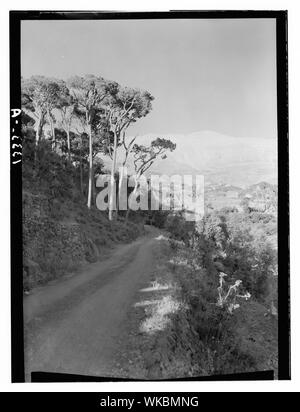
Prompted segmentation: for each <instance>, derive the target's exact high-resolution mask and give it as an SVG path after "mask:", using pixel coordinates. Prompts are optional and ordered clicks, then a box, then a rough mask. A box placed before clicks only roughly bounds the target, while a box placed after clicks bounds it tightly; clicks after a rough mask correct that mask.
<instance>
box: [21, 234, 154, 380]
mask: <svg viewBox="0 0 300 412" xmlns="http://www.w3.org/2000/svg"><path fill="white" fill-rule="evenodd" d="M158 234H159V232H158V231H157V230H155V229H151V230H150V232H149V233H148V234H147V235H146V236H144V237H142V238H139V239H138V240H136V241H134V242H132V243H130V244H127V245H122V246H119V247H117V249H116V250H115V251H114V252H113V253H112V255H111V256H110V257H109V258H108V259H106V260H104V261H102V262H97V263H95V264H91V265H90V266H89V268H88V270H86V271H85V272H84V273H80V274H78V275H74V276H72V277H70V278H65V279H62V280H60V281H57V282H55V283H54V284H50V285H47V286H44V287H41V288H38V289H37V290H35V291H33V292H32V294H31V295H29V296H26V297H25V299H24V324H25V373H26V380H27V381H30V373H31V372H32V371H39V372H58V373H72V374H81V375H93V376H110V377H111V376H112V373H113V362H114V354H115V353H116V351H117V350H118V345H120V343H119V342H118V337H120V336H124V331H125V336H126V321H127V320H126V313H127V312H128V309H129V307H130V306H132V305H133V304H134V295H135V293H136V292H137V290H138V289H140V288H141V287H143V286H144V285H145V284H147V283H149V279H150V276H151V269H152V268H153V254H152V251H153V245H154V244H155V242H156V239H155V238H156V237H157V236H158Z"/></svg>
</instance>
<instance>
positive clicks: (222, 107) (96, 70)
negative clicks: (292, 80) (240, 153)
mask: <svg viewBox="0 0 300 412" xmlns="http://www.w3.org/2000/svg"><path fill="white" fill-rule="evenodd" d="M21 72H22V76H23V77H30V76H31V75H35V74H38V75H44V76H54V77H58V78H62V79H66V78H68V77H69V76H72V75H75V74H76V75H83V74H95V75H100V76H102V77H104V78H107V79H110V80H115V81H117V82H119V83H120V84H121V85H123V86H130V87H137V88H140V89H146V90H148V91H149V92H150V93H151V94H152V95H153V96H154V97H155V100H154V101H153V110H152V112H151V113H150V114H149V115H148V116H147V117H146V118H144V119H141V120H139V121H138V122H137V123H136V124H135V125H134V126H133V128H132V130H131V133H132V134H140V135H145V134H148V133H157V134H163V133H165V134H172V133H178V134H189V133H193V132H198V131H201V130H212V131H215V132H217V133H221V134H225V135H229V136H235V137H247V138H251V137H255V138H273V139H275V138H277V112H276V23H275V20H274V19H213V20H211V19H194V20H188V19H174V20H92V21H89V20H77V21H76V20H73V21H67V20H65V21H54V20H52V21H51V20H49V21H46V20H44V21H23V22H22V31H21Z"/></svg>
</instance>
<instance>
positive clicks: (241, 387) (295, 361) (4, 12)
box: [0, 0, 300, 397]
mask: <svg viewBox="0 0 300 412" xmlns="http://www.w3.org/2000/svg"><path fill="white" fill-rule="evenodd" d="M170 9H172V10H218V9H219V10H288V13H289V15H288V19H289V21H288V23H289V30H288V33H289V113H290V164H291V172H290V188H291V300H292V381H291V382H288V381H286V382H285V381H280V382H172V383H169V382H149V383H148V382H146V383H144V382H143V383H142V382H141V383H134V382H128V383H126V382H125V383H124V382H123V383H65V384H61V383H53V384H32V383H31V384H11V383H10V280H9V274H10V262H9V253H10V252H9V236H10V235H9V230H10V227H9V139H8V136H9V112H8V110H9V66H8V65H9V60H8V56H9V48H8V26H9V23H8V11H9V10H110V11H118V10H119V11H156V10H159V11H163V10H165V11H167V10H170ZM0 23H1V24H0V30H1V33H0V40H1V53H2V55H1V62H3V61H4V64H3V63H2V64H1V65H0V67H1V69H0V70H1V83H2V84H1V86H2V87H1V111H0V113H1V123H0V125H1V139H0V142H1V147H0V154H1V161H0V168H1V169H0V173H1V175H0V176H1V182H2V184H3V186H2V185H1V187H3V189H2V190H4V192H3V194H2V201H1V212H0V217H1V226H0V227H1V247H0V250H1V261H0V262H1V269H2V270H1V282H0V365H1V366H0V390H1V391H3V392H7V391H12V392H15V391H17V392H21V391H22V392H23V391H24V392H31V391H34V392H40V391H50V392H51V391H70V392H77V391H84V392H89V391H93V392H102V391H112V392H118V391H128V392H130V391H137V392H139V391H178V392H180V391H187V392H189V391H196V392H197V391H198V392H215V391H224V392H227V391H234V392H240V391H242V392H244V391H246V392H251V391H257V392H265V391H268V392H277V391H288V392H290V391H298V390H299V389H300V385H299V383H300V373H299V372H300V371H299V365H300V354H299V351H297V350H296V348H299V347H300V339H299V336H300V334H299V329H298V330H297V323H298V322H297V313H300V312H299V302H300V299H299V297H298V296H297V293H299V292H300V290H299V279H300V273H296V268H297V269H298V268H300V262H299V255H300V254H299V252H298V247H297V245H296V240H297V237H296V236H297V234H298V232H299V229H300V225H299V223H300V221H299V220H300V219H299V213H297V211H300V196H299V191H298V192H297V188H299V183H298V181H299V172H300V170H299V164H300V161H299V159H298V156H299V144H300V130H299V120H298V119H299V117H300V115H299V108H298V105H299V98H300V96H299V73H300V67H299V38H300V30H299V27H300V15H299V4H298V2H296V1H295V0H286V1H266V0H264V1H262V0H260V1H257V0H255V1H253V0H252V1H248V0H243V1H241V0H239V1H238V0H235V1H225V0H223V1H222V0H219V1H216V0H205V1H201V0H198V1H196V0H185V1H179V0H165V1H162V0H151V1H149V0H144V1H143V2H141V1H130V0H127V1H126V2H125V1H124V0H123V1H121V0H118V1H117V0H109V1H100V0H94V1H91V0H84V1H82V0H78V1H76V6H75V3H74V1H72V2H71V1H65V0H52V1H51V2H43V3H42V2H41V1H37V0H34V1H28V0H27V1H21V0H10V1H9V2H8V1H6V2H3V1H2V2H1V21H0ZM297 103H298V104H297ZM298 190H299V189H298ZM297 252H298V253H297ZM99 397H100V394H99Z"/></svg>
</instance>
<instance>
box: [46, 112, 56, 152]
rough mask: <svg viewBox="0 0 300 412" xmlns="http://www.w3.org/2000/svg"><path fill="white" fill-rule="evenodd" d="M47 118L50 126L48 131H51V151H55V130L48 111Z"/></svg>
mask: <svg viewBox="0 0 300 412" xmlns="http://www.w3.org/2000/svg"><path fill="white" fill-rule="evenodd" d="M47 116H48V121H49V124H50V131H51V138H52V150H55V149H56V140H55V130H54V125H53V119H52V117H51V113H50V110H48V112H47Z"/></svg>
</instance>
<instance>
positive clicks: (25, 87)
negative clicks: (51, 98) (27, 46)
mask: <svg viewBox="0 0 300 412" xmlns="http://www.w3.org/2000/svg"><path fill="white" fill-rule="evenodd" d="M21 90H22V109H23V111H24V112H25V113H26V114H27V115H28V116H30V117H31V118H32V119H34V130H35V145H36V146H37V145H38V143H39V141H40V139H41V135H42V131H43V126H44V124H45V122H46V112H47V109H46V93H45V88H44V78H43V77H42V76H32V77H30V79H22V83H21Z"/></svg>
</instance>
